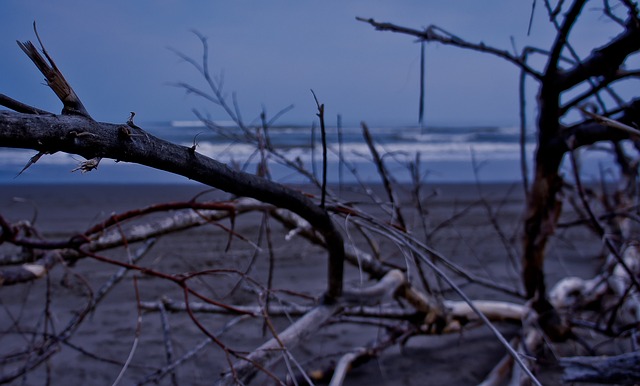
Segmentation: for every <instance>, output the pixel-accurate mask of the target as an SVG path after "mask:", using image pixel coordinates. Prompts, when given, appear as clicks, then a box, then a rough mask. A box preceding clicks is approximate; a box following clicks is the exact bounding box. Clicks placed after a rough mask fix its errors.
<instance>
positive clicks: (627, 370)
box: [560, 351, 640, 385]
mask: <svg viewBox="0 0 640 386" xmlns="http://www.w3.org/2000/svg"><path fill="white" fill-rule="evenodd" d="M560 365H561V366H562V367H564V375H563V378H562V379H563V381H565V382H600V383H606V384H625V385H632V384H637V383H638V382H640V352H637V351H635V352H630V353H626V354H621V355H616V356H612V357H604V356H603V357H572V358H563V359H562V360H560Z"/></svg>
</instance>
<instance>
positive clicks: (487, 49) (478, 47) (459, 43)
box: [356, 17, 542, 79]
mask: <svg viewBox="0 0 640 386" xmlns="http://www.w3.org/2000/svg"><path fill="white" fill-rule="evenodd" d="M356 20H358V21H362V22H365V23H368V24H370V25H371V26H372V27H374V28H375V29H376V30H378V31H391V32H397V33H401V34H405V35H411V36H415V37H417V38H419V39H420V40H423V41H427V42H439V43H442V44H444V45H450V46H455V47H459V48H465V49H469V50H472V51H479V52H484V53H488V54H491V55H494V56H497V57H499V58H502V59H505V60H507V61H509V62H511V63H513V64H515V65H516V66H518V67H519V68H521V69H522V70H523V71H524V72H526V73H527V74H529V75H531V76H533V77H534V78H536V79H541V78H542V75H541V74H540V73H539V72H538V71H536V70H534V69H533V68H531V67H529V65H527V64H526V63H525V62H524V61H523V60H522V59H521V58H519V57H517V56H514V55H512V54H511V53H509V52H508V51H506V50H500V49H497V48H494V47H491V46H487V45H485V44H484V43H482V42H480V43H471V42H468V41H466V40H463V39H461V38H459V37H457V36H455V35H452V34H450V33H448V32H446V31H445V30H443V29H441V28H439V27H437V26H433V25H432V26H429V27H427V28H426V29H424V30H417V29H413V28H407V27H402V26H399V25H395V24H393V23H381V22H377V21H375V20H374V19H366V18H362V17H356Z"/></svg>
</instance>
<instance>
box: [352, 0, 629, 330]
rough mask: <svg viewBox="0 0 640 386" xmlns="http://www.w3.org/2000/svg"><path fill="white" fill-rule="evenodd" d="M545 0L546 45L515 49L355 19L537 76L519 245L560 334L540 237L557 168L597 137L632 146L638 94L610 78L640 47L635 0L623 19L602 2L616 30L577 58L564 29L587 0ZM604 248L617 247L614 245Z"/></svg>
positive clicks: (537, 304) (545, 233) (530, 281)
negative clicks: (551, 35)
mask: <svg viewBox="0 0 640 386" xmlns="http://www.w3.org/2000/svg"><path fill="white" fill-rule="evenodd" d="M544 3H545V6H546V9H547V12H548V16H549V17H550V22H551V23H552V24H553V25H554V26H555V28H556V31H557V32H556V37H555V40H554V42H553V45H552V46H551V47H550V49H549V50H548V51H547V50H543V49H539V48H533V47H527V48H524V49H523V50H522V52H521V53H520V55H514V54H512V53H510V52H509V51H507V50H502V49H498V48H494V47H492V46H490V45H486V44H484V43H482V42H480V43H475V42H470V41H468V40H465V39H463V38H461V37H458V36H456V35H453V34H451V33H449V32H446V31H445V30H443V29H442V28H439V27H437V26H430V27H427V28H425V29H422V30H418V29H412V28H406V27H403V26H399V25H395V24H392V23H381V22H377V21H375V20H373V19H364V18H358V20H360V21H363V22H366V23H368V24H370V25H371V26H373V27H374V28H376V29H377V30H381V31H391V32H397V33H401V34H407V35H411V36H415V37H417V38H418V39H420V40H421V41H425V42H437V43H440V44H445V45H451V46H455V47H459V48H463V49H470V50H473V51H478V52H481V53H487V54H490V55H494V56H497V57H499V58H502V59H504V60H507V61H508V62H511V63H512V64H514V65H516V66H517V67H518V68H520V70H521V71H522V74H523V76H528V77H530V78H532V79H534V80H535V81H537V83H538V85H539V91H538V118H537V130H536V133H537V148H536V151H535V155H534V168H533V181H532V182H531V184H530V187H529V189H528V192H527V195H528V200H527V208H526V220H525V224H524V234H523V252H522V256H523V257H522V260H523V267H524V268H523V283H524V288H525V290H526V293H527V296H528V298H530V299H532V300H533V301H534V302H533V304H534V308H535V310H536V311H537V312H538V315H539V323H540V324H541V326H542V327H543V328H544V330H545V331H546V333H547V334H548V336H550V337H551V338H553V339H557V340H563V339H566V338H567V337H569V336H570V334H571V333H570V329H569V328H568V325H567V324H566V321H562V320H561V319H560V318H559V317H558V314H557V313H556V312H555V311H554V308H553V306H552V305H551V304H550V303H549V301H548V299H547V289H546V284H545V276H544V260H545V252H546V247H547V243H548V241H549V238H550V237H551V236H552V235H553V234H554V230H555V229H556V226H557V222H558V218H559V216H560V213H561V212H562V199H561V197H560V195H561V193H562V189H563V186H564V180H563V178H562V176H561V175H560V167H561V164H562V162H563V159H565V158H566V156H567V154H569V153H570V152H572V151H574V150H576V149H579V148H581V147H585V146H588V145H591V144H594V143H596V142H601V141H608V142H612V143H614V144H617V143H618V142H619V141H622V140H624V139H631V140H632V141H634V143H636V146H637V145H638V143H637V141H638V132H637V131H636V130H633V129H634V128H638V127H639V125H640V99H632V100H622V99H621V98H620V97H618V96H617V94H616V93H615V91H614V86H615V83H617V82H620V81H622V80H626V79H629V78H633V77H638V75H640V74H639V72H638V71H637V70H635V71H634V70H629V69H626V68H625V61H626V59H627V58H628V57H629V56H630V55H631V54H633V53H636V52H638V50H640V20H639V18H638V7H637V5H636V4H635V3H634V2H632V1H626V0H623V1H620V2H619V3H620V6H621V7H623V8H624V9H625V10H626V20H623V19H622V18H620V17H619V16H616V14H615V13H614V12H612V8H613V7H611V6H610V5H609V1H605V2H604V4H605V7H604V10H603V13H604V15H606V16H607V17H609V18H611V19H612V20H613V21H614V22H616V23H618V24H619V26H620V29H621V32H620V33H619V34H618V35H617V36H615V37H613V38H612V39H611V40H610V41H609V42H608V43H607V44H605V45H603V46H601V47H595V48H594V50H593V51H592V52H591V54H590V55H589V56H588V57H586V58H580V57H578V55H577V54H576V53H575V51H574V50H573V48H572V46H571V44H570V41H571V40H570V33H571V30H572V28H573V27H574V26H575V25H576V23H578V21H579V18H580V14H581V12H582V10H583V9H584V7H585V5H586V4H587V3H588V1H587V0H574V1H572V2H566V3H565V2H558V5H557V6H556V7H553V6H552V5H551V2H549V1H547V0H545V1H544ZM533 53H536V54H541V55H544V56H545V57H546V63H545V65H544V68H542V69H541V70H538V69H536V68H534V67H532V66H530V64H529V63H528V61H527V59H528V57H529V56H530V55H531V54H533ZM578 85H586V89H587V90H586V91H585V92H583V93H582V94H580V95H578V96H576V97H575V98H573V99H570V100H566V98H564V99H563V95H566V94H567V93H568V92H569V91H570V90H572V89H574V88H575V87H576V86H578ZM603 94H608V96H610V99H613V100H614V101H615V103H614V104H613V106H609V105H606V104H605V103H604V102H603V99H604V98H603V97H602V95H603ZM521 95H522V94H521ZM611 97H612V98H611ZM586 106H590V107H589V108H587V107H586ZM591 106H594V107H595V110H596V112H597V115H596V116H594V115H585V118H584V119H583V120H581V121H578V122H574V123H567V122H565V121H564V119H565V117H566V116H567V114H568V113H570V112H572V111H575V110H578V109H591ZM599 117H607V118H615V119H616V120H617V121H618V122H621V123H624V124H626V125H627V126H629V127H631V131H629V130H619V129H616V127H615V126H613V125H610V124H607V122H606V121H605V120H604V119H601V118H599ZM611 247H612V248H616V246H615V245H611Z"/></svg>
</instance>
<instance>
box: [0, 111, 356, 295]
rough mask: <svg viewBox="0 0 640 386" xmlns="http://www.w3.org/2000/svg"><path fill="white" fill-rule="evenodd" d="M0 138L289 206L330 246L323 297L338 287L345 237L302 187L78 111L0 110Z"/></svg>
mask: <svg viewBox="0 0 640 386" xmlns="http://www.w3.org/2000/svg"><path fill="white" fill-rule="evenodd" d="M0 143H2V145H3V146H5V147H13V148H26V149H35V150H38V151H44V152H47V153H49V152H51V153H53V152H56V151H62V152H66V153H71V154H77V155H80V156H83V157H85V158H87V159H91V158H96V157H98V158H111V159H114V160H118V161H126V162H133V163H137V164H140V165H145V166H149V167H152V168H155V169H159V170H164V171H168V172H171V173H174V174H178V175H182V176H185V177H187V178H189V179H192V180H195V181H198V182H201V183H203V184H206V185H209V186H212V187H215V188H218V189H221V190H224V191H226V192H229V193H232V194H236V195H239V196H246V197H252V198H256V199H258V200H260V201H263V202H267V203H270V204H273V205H275V206H277V207H280V208H285V209H288V210H291V211H292V212H294V213H296V214H298V215H300V216H301V217H303V218H304V219H305V220H307V221H308V222H309V223H310V224H311V225H313V226H314V227H315V228H316V229H318V231H320V233H322V235H323V236H324V238H325V242H326V244H327V248H328V250H329V269H328V275H329V279H328V283H329V284H328V287H329V288H328V293H327V295H328V297H329V298H337V297H339V296H340V295H341V293H342V277H343V259H344V243H343V239H342V235H341V234H340V233H339V232H338V230H337V229H336V228H335V226H334V224H333V222H332V220H331V218H330V217H329V214H328V213H327V212H326V211H324V210H322V209H321V208H320V207H318V206H317V205H316V204H315V203H314V202H313V201H311V200H310V199H309V198H307V197H306V196H304V195H303V194H302V193H300V192H297V191H294V190H292V189H289V188H287V187H285V186H282V185H279V184H277V183H274V182H272V181H268V180H265V179H262V178H260V177H257V176H254V175H251V174H247V173H243V172H239V171H236V170H233V169H231V168H229V167H228V166H227V165H225V164H223V163H220V162H218V161H215V160H213V159H211V158H208V157H205V156H203V155H201V154H198V153H197V152H195V151H194V150H193V149H192V148H188V147H185V146H180V145H175V144H172V143H170V142H167V141H164V140H162V139H159V138H157V137H154V136H152V135H151V134H148V133H146V132H145V131H143V130H142V129H139V128H133V127H130V126H126V125H116V124H109V123H100V122H96V121H93V120H91V119H88V118H85V117H82V116H72V115H58V116H42V115H28V114H21V113H16V112H10V111H0Z"/></svg>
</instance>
